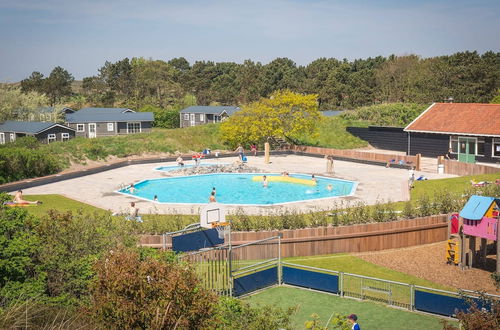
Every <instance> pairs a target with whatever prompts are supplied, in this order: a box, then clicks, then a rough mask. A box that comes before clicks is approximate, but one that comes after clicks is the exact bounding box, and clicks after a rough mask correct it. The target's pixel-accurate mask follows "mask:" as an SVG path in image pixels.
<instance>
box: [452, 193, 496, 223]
mask: <svg viewBox="0 0 500 330" xmlns="http://www.w3.org/2000/svg"><path fill="white" fill-rule="evenodd" d="M494 201H496V202H497V204H498V203H500V200H498V199H495V198H494V197H486V196H477V195H472V196H471V197H470V198H469V200H468V201H467V203H465V206H464V208H463V209H462V211H460V216H461V217H462V218H465V219H468V220H481V219H482V218H483V216H484V215H485V214H486V212H487V211H488V209H489V208H490V206H491V203H493V202H494Z"/></svg>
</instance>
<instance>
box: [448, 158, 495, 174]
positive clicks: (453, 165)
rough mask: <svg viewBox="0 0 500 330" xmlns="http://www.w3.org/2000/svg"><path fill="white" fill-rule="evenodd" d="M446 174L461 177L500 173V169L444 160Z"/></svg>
mask: <svg viewBox="0 0 500 330" xmlns="http://www.w3.org/2000/svg"><path fill="white" fill-rule="evenodd" d="M443 164H444V173H446V174H455V175H459V176H464V175H477V174H493V173H500V167H495V166H487V165H480V164H468V163H463V162H459V161H456V160H448V159H443Z"/></svg>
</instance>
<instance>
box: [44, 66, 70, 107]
mask: <svg viewBox="0 0 500 330" xmlns="http://www.w3.org/2000/svg"><path fill="white" fill-rule="evenodd" d="M74 80H75V78H73V76H72V75H71V74H70V73H69V72H68V71H66V70H65V69H63V68H62V67H60V66H57V67H55V68H54V69H53V70H52V72H51V73H50V75H49V76H48V77H47V78H46V79H45V80H44V83H43V85H44V90H45V94H47V96H48V97H49V100H50V105H54V104H56V103H57V102H59V101H60V100H61V98H63V97H65V96H69V95H71V94H72V90H71V84H72V83H73V81H74Z"/></svg>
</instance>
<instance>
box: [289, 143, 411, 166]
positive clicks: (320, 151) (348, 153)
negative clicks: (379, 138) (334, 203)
mask: <svg viewBox="0 0 500 330" xmlns="http://www.w3.org/2000/svg"><path fill="white" fill-rule="evenodd" d="M290 150H292V151H297V152H304V153H311V154H316V155H330V156H337V157H343V158H350V159H357V160H365V161H370V162H377V163H383V164H387V163H389V162H391V161H392V160H394V161H395V163H396V164H398V163H399V162H400V161H403V162H404V164H410V165H413V166H415V167H416V168H417V170H419V169H420V157H419V156H406V155H393V154H381V153H376V152H364V151H358V150H350V149H345V150H344V149H332V148H321V147H310V146H296V145H293V146H291V147H290Z"/></svg>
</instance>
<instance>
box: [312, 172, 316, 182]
mask: <svg viewBox="0 0 500 330" xmlns="http://www.w3.org/2000/svg"><path fill="white" fill-rule="evenodd" d="M311 180H312V181H314V182H316V177H315V176H314V174H313V175H311Z"/></svg>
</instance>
